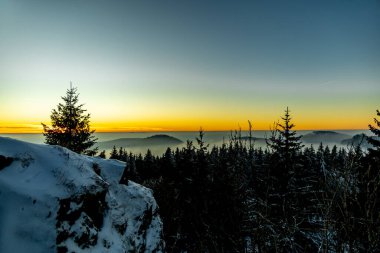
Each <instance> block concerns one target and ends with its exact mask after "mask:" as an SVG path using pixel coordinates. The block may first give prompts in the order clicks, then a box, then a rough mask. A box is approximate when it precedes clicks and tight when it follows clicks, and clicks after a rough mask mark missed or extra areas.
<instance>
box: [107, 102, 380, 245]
mask: <svg viewBox="0 0 380 253" xmlns="http://www.w3.org/2000/svg"><path fill="white" fill-rule="evenodd" d="M377 116H380V113H379V111H377ZM374 120H375V123H376V124H377V125H376V126H372V125H369V128H370V130H371V131H372V132H373V134H374V135H375V136H380V130H379V129H378V128H377V127H379V126H380V125H379V121H378V120H377V119H376V118H375V119H374ZM294 126H295V125H294V124H293V123H292V119H291V115H290V112H289V110H288V109H286V111H285V114H284V116H283V117H282V118H281V120H280V122H279V123H278V124H276V125H275V127H274V128H273V130H272V132H271V133H272V134H271V136H270V137H268V138H267V148H266V149H262V148H255V143H254V141H253V140H252V131H253V130H252V125H251V123H250V122H249V129H250V131H249V133H250V134H249V136H248V137H246V136H244V137H243V136H242V135H241V131H235V132H233V133H231V137H230V140H229V142H228V143H225V144H223V145H222V146H219V147H217V146H214V147H209V146H208V145H207V144H206V143H205V142H204V134H205V133H204V131H203V130H202V129H201V130H200V132H199V137H198V138H197V141H196V143H192V142H190V141H188V142H187V145H186V147H185V148H182V149H178V148H177V149H176V150H171V149H170V148H168V149H167V150H166V152H165V153H164V154H162V155H161V156H153V155H152V153H151V152H150V151H149V150H148V151H147V153H146V154H145V155H141V154H132V153H129V154H128V152H127V151H125V150H124V149H123V148H120V149H118V150H117V149H116V148H114V150H113V152H112V153H111V154H110V158H113V159H119V160H123V161H125V162H126V168H125V170H124V173H123V176H122V178H121V179H120V183H124V184H128V180H132V181H135V182H138V183H140V184H142V185H144V186H146V187H149V188H151V189H152V190H153V193H154V197H155V199H156V200H157V202H158V205H159V208H160V209H159V212H160V215H161V218H162V220H163V224H164V239H165V242H166V251H167V252H379V251H380V236H379V232H380V141H379V139H378V138H376V137H372V138H371V137H370V138H369V140H368V141H369V142H370V143H371V144H372V145H373V148H370V149H368V150H363V149H362V148H361V147H360V145H357V146H353V145H352V146H351V147H348V148H339V149H338V148H337V147H336V146H334V147H332V148H330V147H329V146H324V145H323V144H322V143H321V144H320V145H319V146H318V147H313V146H312V145H311V146H304V145H303V144H302V143H301V141H300V138H301V137H300V136H298V135H297V133H296V131H294V130H293V128H294Z"/></svg>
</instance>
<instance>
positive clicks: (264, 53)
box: [0, 0, 380, 132]
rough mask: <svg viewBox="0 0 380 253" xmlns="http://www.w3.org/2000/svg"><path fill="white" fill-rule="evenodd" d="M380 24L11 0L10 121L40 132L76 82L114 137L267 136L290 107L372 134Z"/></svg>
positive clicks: (170, 6) (4, 73) (271, 6)
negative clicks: (183, 133) (242, 131)
mask: <svg viewBox="0 0 380 253" xmlns="http://www.w3.org/2000/svg"><path fill="white" fill-rule="evenodd" d="M379 28H380V2H379V1H334V0H333V1H98V0H96V1H87V0H78V1H74V0H69V1H47V0H46V1H43V0H34V1H27V0H17V1H10V0H1V1H0V55H1V58H0V100H1V101H2V103H1V105H0V113H1V114H2V115H1V116H2V119H0V125H2V126H3V128H6V127H8V126H10V127H11V126H14V127H20V126H36V127H37V125H39V122H41V121H46V120H48V119H49V114H50V111H51V109H53V108H54V106H55V105H56V104H57V103H58V102H59V97H60V96H62V95H64V93H65V90H66V89H67V88H68V87H69V82H70V81H73V83H74V85H76V86H77V87H78V90H79V92H80V93H81V96H80V98H81V99H82V100H83V102H84V103H85V104H86V106H87V108H88V110H89V111H90V112H91V114H92V116H93V121H94V123H96V124H97V125H98V126H99V127H100V128H104V129H106V128H107V126H111V125H115V124H119V125H122V126H125V127H126V128H128V127H131V128H132V129H133V128H136V129H139V128H141V129H150V128H151V129H153V128H155V129H163V130H181V129H194V130H196V129H198V128H199V125H204V127H205V128H206V130H207V128H209V130H213V129H227V130H228V129H230V128H231V126H232V125H237V124H239V123H242V122H246V120H248V119H253V120H254V121H256V122H257V125H258V126H259V128H263V129H265V128H268V126H269V125H270V122H271V121H273V120H276V119H277V118H278V116H280V115H281V114H282V112H283V109H284V108H285V107H286V106H290V108H291V109H292V111H293V112H294V113H295V115H296V116H297V119H298V122H300V123H299V124H298V125H299V126H300V127H301V128H344V127H345V126H347V128H365V127H366V125H367V124H368V123H369V122H368V121H369V120H371V115H373V114H374V111H375V110H376V109H377V108H378V107H379V104H378V97H379V95H380V85H379V81H380V71H379V70H380V50H379V45H380V29H379ZM10 108H15V109H10ZM31 110H32V111H33V113H31ZM10 111H11V112H10ZM312 116H313V117H312ZM326 117H328V118H332V121H331V120H330V122H332V124H331V126H330V125H329V124H328V122H327V121H326ZM347 117H352V118H353V119H352V120H351V121H352V122H353V123H352V124H351V125H347V123H348V122H350V121H349V120H347V122H346V121H344V119H346V118H347ZM313 118H314V120H315V121H319V122H321V121H323V122H325V124H319V125H318V124H312V121H311V120H312V119H313ZM223 119H224V121H223ZM339 122H341V123H339ZM313 126H314V127H313ZM0 132H1V129H0Z"/></svg>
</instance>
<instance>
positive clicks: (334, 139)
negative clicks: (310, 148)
mask: <svg viewBox="0 0 380 253" xmlns="http://www.w3.org/2000/svg"><path fill="white" fill-rule="evenodd" d="M349 138H351V136H350V135H348V134H342V133H338V132H334V131H313V132H312V133H308V134H305V135H303V136H302V139H301V140H302V141H303V142H305V143H314V144H319V143H321V142H322V143H336V144H339V143H341V141H343V140H345V139H349Z"/></svg>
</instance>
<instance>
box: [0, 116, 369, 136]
mask: <svg viewBox="0 0 380 253" xmlns="http://www.w3.org/2000/svg"><path fill="white" fill-rule="evenodd" d="M366 118H367V119H369V120H364V119H352V118H347V119H345V118H344V117H339V118H336V119H329V120H317V119H314V120H311V119H306V120H301V119H300V118H299V117H293V120H292V121H293V123H294V124H295V125H296V126H295V128H294V129H295V130H356V129H357V130H363V129H368V124H372V121H371V120H372V118H373V117H372V118H371V117H366ZM278 120H280V118H278V119H273V120H272V121H271V120H268V119H266V120H258V119H257V120H251V122H252V125H253V130H269V129H270V128H271V127H272V126H273V123H274V122H277V121H278ZM45 122H46V123H47V122H48V121H45ZM200 127H202V129H204V130H205V131H231V130H238V129H240V128H241V129H242V130H247V129H248V120H237V121H234V120H228V119H227V120H217V119H208V120H207V119H186V120H165V119H162V120H154V121H153V120H152V121H148V120H139V121H120V122H116V121H114V122H104V121H103V122H96V121H94V122H91V129H94V130H95V131H96V132H99V133H102V132H174V131H198V130H199V129H200ZM42 132H43V128H42V125H41V124H40V123H39V122H27V123H20V122H16V123H15V122H0V134H1V133H3V134H11V133H42Z"/></svg>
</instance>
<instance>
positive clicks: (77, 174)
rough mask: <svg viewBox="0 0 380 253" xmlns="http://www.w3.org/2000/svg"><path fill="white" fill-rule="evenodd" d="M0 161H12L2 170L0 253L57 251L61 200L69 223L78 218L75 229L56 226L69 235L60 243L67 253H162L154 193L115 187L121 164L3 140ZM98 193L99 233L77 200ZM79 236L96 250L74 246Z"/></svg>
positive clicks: (133, 187)
mask: <svg viewBox="0 0 380 253" xmlns="http://www.w3.org/2000/svg"><path fill="white" fill-rule="evenodd" d="M0 155H2V156H7V157H12V158H14V161H13V162H12V163H11V165H9V166H8V167H5V168H3V169H2V170H0V252H2V253H7V252H55V251H57V250H56V247H57V245H56V239H57V235H58V233H59V231H58V230H57V229H58V228H57V224H58V223H57V217H58V216H57V213H58V212H59V211H60V201H61V200H67V201H70V202H69V210H68V212H67V214H66V215H67V216H68V217H69V216H70V215H74V214H75V213H78V212H80V215H78V218H77V219H76V220H75V221H74V222H73V224H69V223H70V222H67V221H63V222H62V223H61V226H60V229H61V230H67V231H68V232H69V234H71V235H72V236H70V237H69V238H66V239H65V240H63V241H62V242H61V243H60V245H61V246H64V247H66V248H67V249H68V251H69V252H72V251H73V252H95V253H96V252H125V251H128V250H132V251H133V250H143V251H145V252H151V251H153V250H156V251H157V252H161V251H163V246H164V243H163V241H162V223H161V220H160V218H159V216H158V214H157V210H158V207H157V204H156V202H155V200H154V198H153V195H152V191H151V190H150V189H147V188H145V187H143V186H141V185H138V184H136V183H134V182H129V185H128V186H125V185H121V184H119V183H118V182H119V179H120V177H121V175H122V172H123V170H124V167H125V163H123V162H120V161H117V160H104V159H101V158H97V157H88V156H83V155H78V154H76V153H73V152H71V151H70V150H68V149H66V148H62V147H59V146H49V145H44V144H32V143H27V142H22V141H18V140H14V139H10V138H3V137H0ZM94 164H97V165H98V167H99V168H100V171H101V173H100V176H99V175H97V174H96V173H95V172H94V170H93V166H94ZM102 192H105V193H106V194H105V203H106V208H104V212H103V222H102V226H101V227H100V228H97V227H94V226H93V224H92V222H93V221H92V220H91V215H90V214H87V213H86V212H85V211H83V209H84V207H83V203H84V202H83V201H82V202H81V201H80V200H81V199H85V197H83V196H86V194H90V195H91V196H95V195H96V194H97V193H102ZM96 196H97V195H96ZM70 217H71V216H70ZM146 224H147V226H146ZM144 226H145V227H144ZM57 231H58V232H57ZM83 234H85V235H88V234H89V237H96V238H97V240H96V243H95V245H86V246H80V245H78V243H77V242H76V241H75V240H76V239H78V237H79V236H81V235H83ZM75 238H76V239H75ZM144 249H145V250H144Z"/></svg>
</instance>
